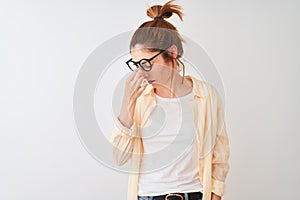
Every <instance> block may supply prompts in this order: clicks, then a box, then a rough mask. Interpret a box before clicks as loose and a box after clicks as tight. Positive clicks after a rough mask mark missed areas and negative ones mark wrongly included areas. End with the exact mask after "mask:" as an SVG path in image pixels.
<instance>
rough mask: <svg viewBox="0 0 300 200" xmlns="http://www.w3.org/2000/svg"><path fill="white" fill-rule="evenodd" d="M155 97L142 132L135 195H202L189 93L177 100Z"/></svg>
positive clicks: (191, 98) (191, 97)
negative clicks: (186, 193)
mask: <svg viewBox="0 0 300 200" xmlns="http://www.w3.org/2000/svg"><path fill="white" fill-rule="evenodd" d="M155 96H156V101H157V107H156V108H155V109H154V110H153V112H152V113H151V115H150V117H149V119H148V121H147V123H146V126H145V127H144V128H143V130H142V139H143V146H144V154H143V158H142V164H141V171H140V172H141V173H140V177H139V181H138V195H139V196H156V195H163V194H167V193H172V192H197V191H201V192H202V193H203V186H202V185H201V183H200V180H199V175H198V173H199V159H198V155H197V148H198V145H197V138H196V132H195V128H194V120H193V115H194V113H193V109H192V107H191V104H190V103H191V101H193V92H191V93H189V94H188V95H185V96H182V97H179V98H164V97H160V96H158V95H157V94H155Z"/></svg>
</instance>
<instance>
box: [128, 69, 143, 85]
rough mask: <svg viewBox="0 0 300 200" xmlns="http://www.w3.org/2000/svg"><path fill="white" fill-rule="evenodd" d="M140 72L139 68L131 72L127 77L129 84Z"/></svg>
mask: <svg viewBox="0 0 300 200" xmlns="http://www.w3.org/2000/svg"><path fill="white" fill-rule="evenodd" d="M139 71H141V70H140V68H136V69H135V70H133V72H132V73H131V74H130V76H129V77H128V80H129V82H131V81H132V80H133V79H134V77H135V76H136V74H137V73H138V72H139Z"/></svg>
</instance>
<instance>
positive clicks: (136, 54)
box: [130, 44, 155, 61]
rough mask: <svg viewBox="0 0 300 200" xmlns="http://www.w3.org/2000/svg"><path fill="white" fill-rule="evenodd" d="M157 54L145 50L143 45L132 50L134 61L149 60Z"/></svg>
mask: <svg viewBox="0 0 300 200" xmlns="http://www.w3.org/2000/svg"><path fill="white" fill-rule="evenodd" d="M154 53H155V52H151V51H149V50H148V49H147V48H145V47H144V46H143V45H140V44H136V45H135V46H134V47H133V48H132V49H131V50H130V54H131V56H132V59H133V60H134V61H138V60H140V59H142V58H149V57H151V56H152V55H153V54H154Z"/></svg>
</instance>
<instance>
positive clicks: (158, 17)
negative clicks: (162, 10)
mask: <svg viewBox="0 0 300 200" xmlns="http://www.w3.org/2000/svg"><path fill="white" fill-rule="evenodd" d="M154 19H162V20H163V19H164V18H163V17H162V16H156V17H154Z"/></svg>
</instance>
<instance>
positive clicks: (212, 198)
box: [211, 192, 221, 200]
mask: <svg viewBox="0 0 300 200" xmlns="http://www.w3.org/2000/svg"><path fill="white" fill-rule="evenodd" d="M211 200H221V197H220V196H218V195H216V194H215V193H213V192H212V193H211Z"/></svg>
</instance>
